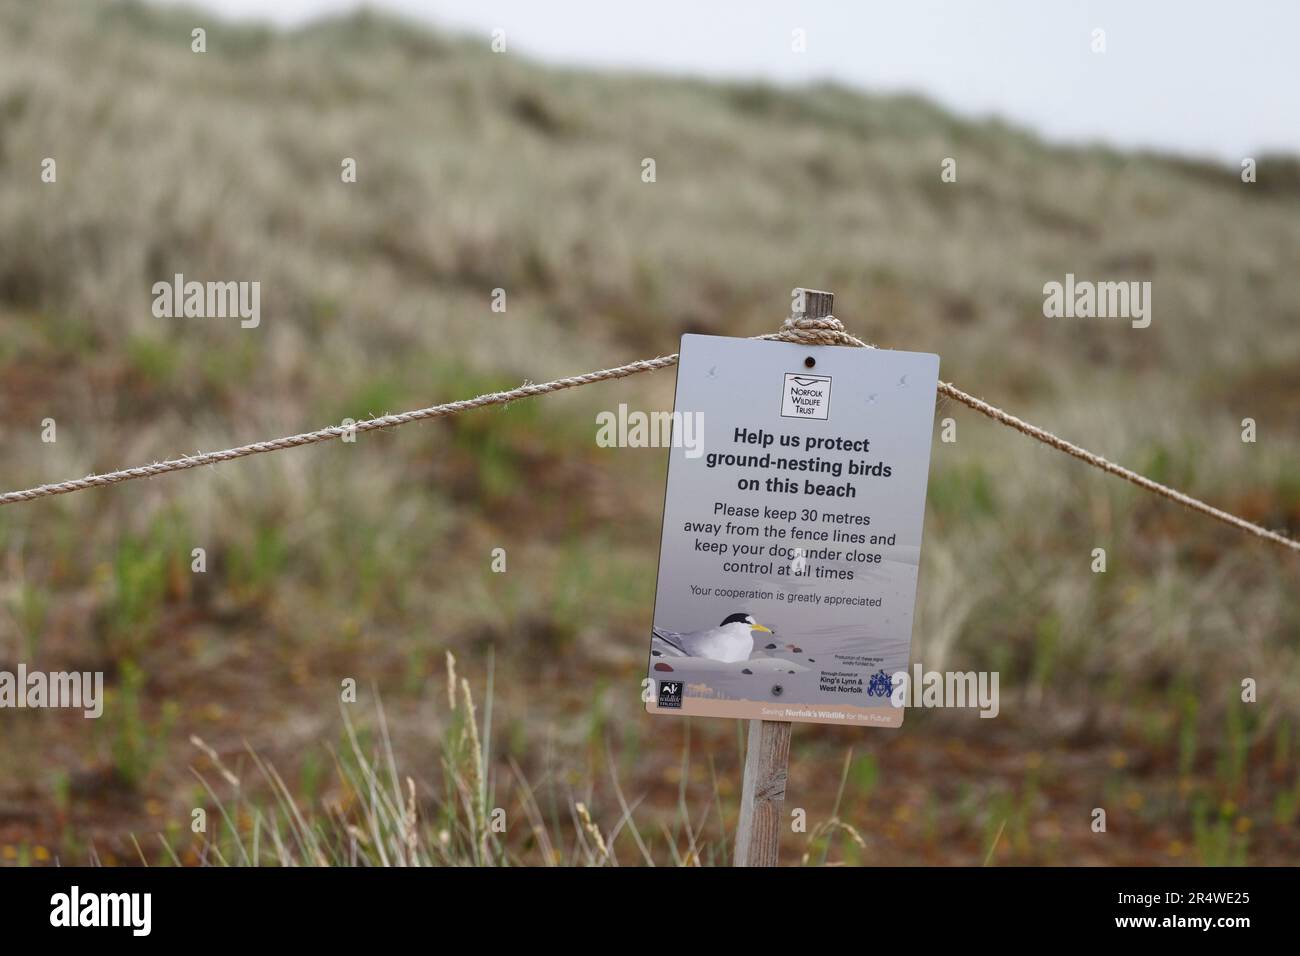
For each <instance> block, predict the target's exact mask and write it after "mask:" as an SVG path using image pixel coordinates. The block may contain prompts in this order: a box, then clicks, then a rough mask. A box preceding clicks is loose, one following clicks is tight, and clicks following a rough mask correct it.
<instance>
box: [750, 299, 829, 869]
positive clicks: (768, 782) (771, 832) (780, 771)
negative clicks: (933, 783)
mask: <svg viewBox="0 0 1300 956" xmlns="http://www.w3.org/2000/svg"><path fill="white" fill-rule="evenodd" d="M795 291H796V292H800V293H802V295H801V296H799V297H797V298H796V299H795V301H794V308H795V309H796V310H797V309H798V308H799V305H800V303H799V299H802V300H803V303H802V304H803V314H804V315H805V316H807V317H808V318H810V319H823V318H825V317H826V316H828V315H831V314H832V310H833V309H834V306H835V296H834V295H833V294H832V293H830V292H818V291H816V290H815V289H797V290H795ZM789 763H790V724H789V723H788V722H787V721H784V720H751V721H750V722H749V743H748V745H747V746H746V749H745V777H744V780H743V781H742V783H741V786H740V823H739V824H737V826H736V866H776V864H777V860H778V858H779V856H780V849H781V828H782V827H783V826H784V824H785V820H784V819H783V817H782V810H783V808H784V806H785V781H786V775H787V773H788V767H789Z"/></svg>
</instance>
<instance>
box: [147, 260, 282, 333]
mask: <svg viewBox="0 0 1300 956" xmlns="http://www.w3.org/2000/svg"><path fill="white" fill-rule="evenodd" d="M261 303H262V283H260V282H195V281H191V282H186V281H185V276H184V275H182V274H181V273H179V272H178V273H176V275H175V276H173V278H172V281H171V282H155V283H154V284H153V314H154V315H155V316H156V317H157V318H160V319H173V318H175V319H179V318H187V319H227V318H232V319H233V318H238V319H239V320H240V322H239V326H240V328H244V329H255V328H257V326H258V325H259V324H260V323H261V321H262V309H261Z"/></svg>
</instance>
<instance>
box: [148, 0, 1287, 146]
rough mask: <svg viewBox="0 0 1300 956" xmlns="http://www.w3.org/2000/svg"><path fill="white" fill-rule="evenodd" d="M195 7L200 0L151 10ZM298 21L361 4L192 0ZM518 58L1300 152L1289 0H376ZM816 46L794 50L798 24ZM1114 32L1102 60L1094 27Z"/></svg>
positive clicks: (1055, 127) (1128, 138)
mask: <svg viewBox="0 0 1300 956" xmlns="http://www.w3.org/2000/svg"><path fill="white" fill-rule="evenodd" d="M154 2H160V3H172V4H179V3H182V2H184V3H185V5H194V4H195V2H196V0H154ZM197 5H199V6H201V7H203V8H204V9H208V10H211V11H213V12H216V13H218V14H220V15H222V16H225V17H232V18H240V19H256V20H271V21H273V22H275V23H278V24H281V25H284V26H295V25H299V24H301V23H304V22H306V21H308V20H310V19H312V18H314V17H317V16H320V15H323V14H328V13H339V12H344V11H348V10H352V9H355V8H357V7H358V6H360V5H362V4H361V3H360V2H359V0H274V2H269V3H268V2H267V0H197ZM368 5H369V6H372V7H378V8H386V9H389V10H392V11H395V12H398V13H401V14H404V15H406V16H408V17H411V18H415V19H419V20H424V21H426V22H428V23H431V24H432V25H434V26H435V27H441V28H443V29H449V30H453V31H455V32H458V33H466V34H471V35H475V34H477V35H481V36H482V37H483V38H484V42H485V43H486V42H487V37H488V36H489V34H490V33H491V31H492V30H494V29H502V30H504V31H505V37H506V43H507V46H508V50H509V52H511V53H520V54H522V55H526V56H529V57H532V58H535V59H538V60H541V61H544V62H551V63H558V64H565V65H570V66H589V67H592V68H598V69H637V70H651V71H655V72H664V73H672V74H689V75H696V76H710V77H719V78H734V79H764V80H769V81H771V82H774V83H781V84H797V83H804V82H811V81H817V80H835V81H837V82H840V83H844V84H846V85H849V86H853V87H856V88H859V89H863V90H866V91H868V92H873V91H874V92H902V91H906V92H914V93H921V94H923V95H925V96H928V97H929V98H931V99H933V100H935V101H936V102H938V103H939V104H941V105H943V106H945V107H947V108H948V109H950V110H952V111H954V112H956V113H958V114H960V115H962V116H966V117H971V118H979V117H984V116H991V115H996V116H1000V117H1002V118H1003V119H1006V120H1009V121H1011V122H1013V123H1015V124H1017V125H1020V126H1023V127H1027V128H1029V129H1031V130H1033V131H1035V132H1037V133H1039V134H1040V135H1042V136H1044V137H1046V138H1047V139H1049V140H1052V141H1054V142H1066V143H1070V142H1094V141H1100V142H1105V143H1109V144H1112V145H1115V146H1120V147H1141V148H1149V149H1156V150H1160V151H1163V152H1172V153H1180V154H1184V155H1191V156H1200V157H1209V158H1215V159H1219V160H1222V161H1225V162H1229V163H1233V164H1237V163H1239V162H1240V161H1241V159H1242V158H1244V157H1247V156H1251V157H1258V156H1260V155H1261V154H1263V153H1266V152H1279V151H1285V152H1290V153H1296V154H1300V51H1298V50H1297V46H1298V45H1300V43H1298V40H1300V3H1295V2H1288V0H1218V2H1212V0H1143V2H1138V0H1128V2H1101V0H1094V2H1089V0H979V2H976V0H968V2H962V0H890V2H880V0H838V2H837V0H805V2H801V3H793V2H782V0H713V2H709V0H645V2H640V3H637V2H631V0H372V2H370V3H369V4H368ZM796 30H802V31H804V33H803V36H804V38H805V45H806V49H805V51H804V52H802V53H797V52H795V51H794V50H793V49H792V46H793V41H794V38H795V33H794V31H796ZM1098 30H1100V31H1104V46H1105V49H1104V52H1095V51H1094V49H1093V47H1094V45H1095V44H1096V42H1097V41H1096V34H1095V32H1094V31H1098Z"/></svg>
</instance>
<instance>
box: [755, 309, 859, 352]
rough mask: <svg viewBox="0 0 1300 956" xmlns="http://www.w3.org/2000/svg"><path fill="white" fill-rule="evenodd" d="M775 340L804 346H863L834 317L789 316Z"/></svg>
mask: <svg viewBox="0 0 1300 956" xmlns="http://www.w3.org/2000/svg"><path fill="white" fill-rule="evenodd" d="M773 338H777V339H780V340H781V341H783V342H798V343H801V344H803V345H861V344H862V343H861V342H859V341H858V340H857V339H855V338H854V337H853V336H851V335H849V333H848V332H846V331H845V330H844V323H843V322H841V321H840V320H839V319H837V318H835V316H833V315H828V316H824V317H823V318H820V319H813V318H809V317H808V316H806V315H792V316H789V317H788V318H787V319H786V320H785V322H784V323H782V325H781V331H780V332H778V333H776V335H775V336H773Z"/></svg>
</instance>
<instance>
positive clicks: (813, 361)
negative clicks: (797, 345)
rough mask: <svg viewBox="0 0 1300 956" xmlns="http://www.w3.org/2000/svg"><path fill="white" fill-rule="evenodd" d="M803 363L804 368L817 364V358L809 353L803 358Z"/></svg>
mask: <svg viewBox="0 0 1300 956" xmlns="http://www.w3.org/2000/svg"><path fill="white" fill-rule="evenodd" d="M803 364H804V367H805V368H812V367H813V366H814V365H816V364H817V360H816V359H815V358H813V357H812V356H811V355H810V356H808V357H807V358H806V359H804V360H803Z"/></svg>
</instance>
